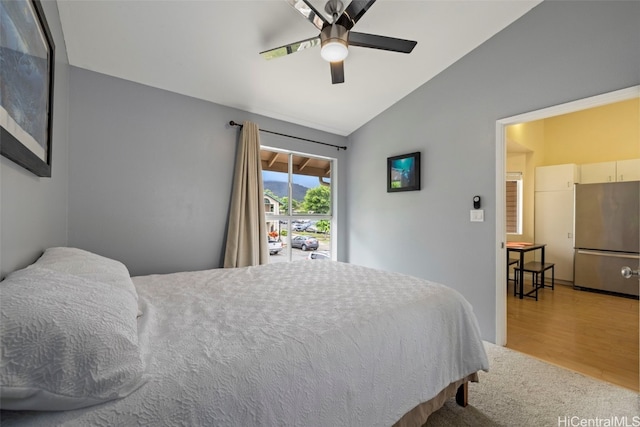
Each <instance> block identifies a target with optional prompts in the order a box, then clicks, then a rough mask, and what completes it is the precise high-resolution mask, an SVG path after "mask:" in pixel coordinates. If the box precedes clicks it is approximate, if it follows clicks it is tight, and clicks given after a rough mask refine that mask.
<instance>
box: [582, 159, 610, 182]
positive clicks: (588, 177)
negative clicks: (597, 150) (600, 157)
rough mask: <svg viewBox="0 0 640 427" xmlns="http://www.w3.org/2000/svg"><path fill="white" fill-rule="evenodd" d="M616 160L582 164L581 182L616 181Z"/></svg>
mask: <svg viewBox="0 0 640 427" xmlns="http://www.w3.org/2000/svg"><path fill="white" fill-rule="evenodd" d="M615 181H616V162H600V163H585V164H583V165H581V166H580V183H581V184H594V183H596V182H615Z"/></svg>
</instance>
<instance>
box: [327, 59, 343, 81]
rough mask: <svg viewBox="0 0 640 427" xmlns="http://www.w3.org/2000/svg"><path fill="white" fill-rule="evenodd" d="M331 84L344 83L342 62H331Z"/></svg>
mask: <svg viewBox="0 0 640 427" xmlns="http://www.w3.org/2000/svg"><path fill="white" fill-rule="evenodd" d="M330 64H331V84H337V83H344V61H340V62H331V63H330Z"/></svg>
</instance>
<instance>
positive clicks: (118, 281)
mask: <svg viewBox="0 0 640 427" xmlns="http://www.w3.org/2000/svg"><path fill="white" fill-rule="evenodd" d="M30 267H46V268H50V269H52V270H56V271H59V272H62V273H69V274H73V275H75V276H80V277H84V278H87V279H91V280H95V281H96V282H101V283H106V284H109V285H113V286H115V287H118V288H121V289H124V290H126V291H128V292H130V293H131V294H132V295H133V296H134V297H135V298H136V301H137V300H138V293H137V291H136V288H135V286H134V285H133V281H132V280H131V276H130V274H129V270H128V269H127V267H126V266H125V265H124V264H123V263H121V262H120V261H116V260H114V259H111V258H106V257H103V256H101V255H97V254H94V253H92V252H87V251H85V250H82V249H78V248H66V247H56V248H48V249H47V250H45V251H44V253H43V254H42V256H41V257H40V258H38V260H37V261H36V262H35V263H34V264H32V265H30V266H29V267H28V268H30Z"/></svg>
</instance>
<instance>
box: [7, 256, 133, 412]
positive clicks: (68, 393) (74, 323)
mask: <svg viewBox="0 0 640 427" xmlns="http://www.w3.org/2000/svg"><path fill="white" fill-rule="evenodd" d="M0 298H1V301H2V303H1V304H0V313H1V316H2V317H1V324H0V338H1V342H0V344H1V346H2V352H1V355H2V358H1V360H0V407H2V409H10V410H40V411H56V410H60V411H61V410H68V409H77V408H82V407H85V406H91V405H95V404H98V403H102V402H106V401H109V400H113V399H117V398H120V397H124V396H126V395H128V394H129V393H131V392H132V391H134V390H135V389H136V388H138V387H139V386H140V385H141V384H142V374H143V369H144V365H143V362H142V358H141V354H140V348H139V346H138V330H137V323H136V315H137V302H136V300H135V298H134V297H133V296H132V295H131V293H130V292H129V291H126V290H124V289H120V288H118V287H116V286H110V285H105V284H104V283H98V282H95V281H93V280H89V279H87V278H83V277H79V276H76V275H71V274H67V273H60V272H57V271H54V270H51V269H48V268H39V267H34V266H30V267H29V268H25V269H23V270H19V271H16V272H14V273H12V274H10V275H9V276H8V277H7V278H6V279H5V280H4V281H2V282H0Z"/></svg>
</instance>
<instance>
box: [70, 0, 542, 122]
mask: <svg viewBox="0 0 640 427" xmlns="http://www.w3.org/2000/svg"><path fill="white" fill-rule="evenodd" d="M310 1H311V3H314V4H315V6H316V7H317V8H318V9H324V6H323V4H324V2H322V1H318V0H310ZM344 2H345V3H347V4H348V3H349V1H344ZM539 2H540V0H532V1H527V0H521V1H505V0H441V1H435V0H425V1H420V0H412V1H398V0H378V1H377V2H375V4H373V5H372V6H371V8H370V9H369V10H368V11H367V12H366V14H365V15H364V16H363V17H362V19H360V20H359V21H358V22H357V24H356V26H355V27H354V29H353V30H354V31H357V32H362V33H371V34H378V35H384V36H390V37H396V38H403V39H410V40H416V41H417V42H418V44H417V46H416V47H415V49H414V50H413V52H412V53H411V54H402V53H395V52H388V51H383V50H376V49H367V48H362V47H353V46H352V47H350V49H349V56H348V57H347V59H346V60H345V65H344V72H345V82H344V83H342V84H335V85H333V84H331V77H330V71H329V64H328V63H327V62H325V61H324V60H323V59H322V58H321V57H320V48H319V47H318V46H316V47H313V48H309V49H305V50H303V51H300V52H296V53H294V54H291V55H287V56H284V57H281V58H277V59H273V60H265V59H264V58H263V57H262V56H260V55H259V54H258V53H259V52H262V51H264V50H268V49H271V48H274V47H278V46H282V45H285V44H288V43H292V42H295V41H298V40H303V39H307V38H310V37H314V36H317V35H318V33H319V31H318V29H317V28H316V27H315V26H314V25H312V24H311V23H310V22H309V21H308V20H306V19H305V18H304V17H303V16H302V15H301V14H300V13H299V12H298V11H297V10H296V9H294V8H293V7H292V6H291V5H290V4H289V1H287V0H260V1H213V0H208V1H207V0H199V1H188V0H163V1H159V0H150V1H139V0H86V1H67V0H58V9H59V12H60V19H61V22H62V29H63V33H64V37H65V43H66V47H67V53H68V57H69V63H70V64H71V65H74V66H77V67H81V68H85V69H88V70H92V71H96V72H99V73H103V74H107V75H111V76H115V77H120V78H123V79H126V80H130V81H134V82H138V83H142V84H145V85H149V86H153V87H157V88H161V89H165V90H169V91H172V92H177V93H180V94H184V95H188V96H192V97H195V98H199V99H203V100H207V101H211V102H215V103H218V104H222V105H225V106H229V107H233V108H239V109H242V110H245V111H248V112H251V113H257V114H261V115H264V116H268V117H272V118H275V119H281V120H285V121H288V122H291V123H296V124H300V125H304V126H309V127H312V128H316V129H320V130H325V131H329V132H332V133H335V134H339V135H349V134H350V133H352V132H353V131H355V130H356V129H358V128H359V127H360V126H362V125H363V124H365V123H366V122H367V121H369V120H371V119H372V118H374V117H375V116H376V115H378V114H380V113H381V112H382V111H384V110H385V109H387V108H389V107H390V106H391V105H393V104H394V103H396V102H397V101H398V100H400V99H401V98H403V97H404V96H406V95H408V94H409V93H410V92H412V91H413V90H415V89H416V88H418V87H419V86H421V85H422V84H424V83H425V82H427V81H428V80H429V79H431V78H433V77H434V76H435V75H437V74H438V73H440V72H441V71H443V70H444V69H445V68H447V67H448V66H450V65H451V64H453V63H454V62H456V61H457V60H458V59H460V58H461V57H462V56H464V55H465V54H467V53H468V52H470V51H471V50H473V49H474V48H476V47H477V46H479V45H480V44H481V43H483V42H484V41H486V40H487V39H488V38H490V37H491V36H493V35H494V34H496V33H497V32H499V31H500V30H502V29H503V28H505V27H506V26H507V25H509V24H510V23H511V22H513V21H514V20H516V19H518V18H519V17H520V16H522V15H523V14H525V13H526V12H527V11H529V10H530V9H531V8H532V7H534V6H535V5H536V4H538V3H539ZM345 6H346V5H345Z"/></svg>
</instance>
